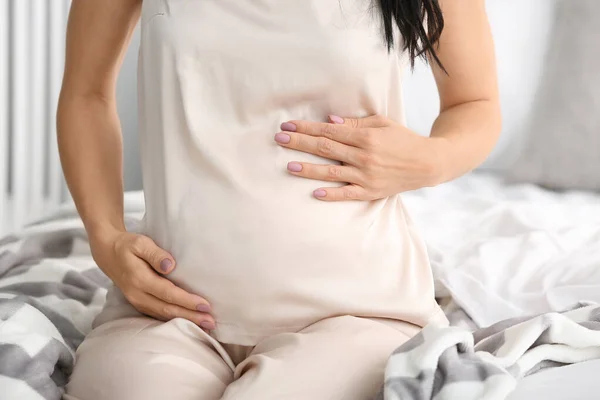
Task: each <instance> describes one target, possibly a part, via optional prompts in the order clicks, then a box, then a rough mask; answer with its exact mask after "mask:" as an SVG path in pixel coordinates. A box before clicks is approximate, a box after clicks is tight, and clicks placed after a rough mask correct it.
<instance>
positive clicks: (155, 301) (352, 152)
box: [57, 0, 500, 330]
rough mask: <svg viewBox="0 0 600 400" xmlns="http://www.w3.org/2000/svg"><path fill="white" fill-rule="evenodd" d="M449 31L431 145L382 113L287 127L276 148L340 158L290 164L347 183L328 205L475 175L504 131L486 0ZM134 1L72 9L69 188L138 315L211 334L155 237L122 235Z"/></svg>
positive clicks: (204, 309) (459, 10) (137, 5)
mask: <svg viewBox="0 0 600 400" xmlns="http://www.w3.org/2000/svg"><path fill="white" fill-rule="evenodd" d="M441 5H442V8H443V12H444V16H445V18H446V28H445V30H444V32H443V34H442V38H441V41H440V44H439V49H438V57H439V59H440V60H441V61H442V63H443V65H444V67H445V68H446V70H447V71H448V75H446V74H445V73H444V72H443V71H442V70H441V69H440V68H439V67H437V66H436V65H435V64H434V63H431V64H432V65H433V72H434V76H435V79H436V82H437V86H438V90H439V94H440V115H439V117H438V118H437V120H436V122H435V124H434V126H433V129H432V132H431V136H430V137H422V136H419V135H417V134H416V133H414V132H412V131H410V130H409V129H407V128H406V127H404V126H402V125H400V124H398V123H396V122H394V121H391V120H389V119H388V118H386V117H382V116H377V115H375V116H370V117H367V118H353V117H352V116H344V117H343V118H342V117H339V116H329V123H317V122H313V121H300V120H294V121H287V122H284V123H283V124H282V126H281V129H282V131H281V132H279V133H277V134H276V135H275V140H276V141H277V143H279V144H280V145H281V146H284V147H288V148H291V149H296V150H300V151H303V152H308V153H313V154H317V155H320V156H324V157H326V158H329V159H333V160H338V161H341V162H342V165H315V164H308V163H299V162H295V161H293V160H291V162H290V163H289V164H288V170H289V171H290V173H291V174H294V175H297V176H300V177H304V178H307V179H318V180H325V181H338V182H344V183H348V184H347V185H345V186H343V187H339V188H327V187H324V188H319V187H316V188H315V189H316V190H315V192H314V195H315V197H316V198H318V199H320V200H324V201H340V200H374V199H380V198H384V197H387V196H390V195H394V194H397V193H400V192H403V191H406V190H413V189H418V188H421V187H425V186H435V185H437V184H439V183H442V182H446V181H448V180H452V179H454V178H456V177H458V176H460V175H462V174H464V173H466V172H468V171H470V170H472V169H473V168H475V167H476V166H478V165H479V164H481V163H482V162H483V160H484V159H485V158H486V157H487V156H488V155H489V153H490V152H491V150H492V148H493V146H494V144H495V142H496V141H497V138H498V135H499V132H500V107H499V103H498V90H497V82H496V71H495V60H494V52H493V43H492V36H491V33H490V29H489V26H488V21H487V16H486V13H485V7H484V0H470V1H456V0H446V1H442V2H441ZM140 9H141V0H74V1H73V3H72V7H71V12H70V16H69V23H68V27H67V54H66V65H65V75H64V80H63V87H62V91H61V95H60V99H59V107H58V115H57V119H58V144H59V150H60V156H61V161H62V165H63V169H64V173H65V177H66V180H67V184H68V186H69V189H70V191H71V194H72V196H73V199H74V201H75V204H76V206H77V209H78V212H79V214H80V215H81V218H82V220H83V222H84V225H85V228H86V231H87V233H88V236H89V239H90V246H91V249H92V255H93V257H94V260H95V261H96V263H97V264H98V266H99V267H100V268H101V269H102V271H103V272H104V273H105V274H106V275H107V276H108V277H109V278H110V279H111V280H112V281H113V282H114V283H115V285H116V286H117V287H119V289H121V291H122V292H123V294H124V295H125V297H126V298H127V299H128V300H129V302H130V303H131V304H132V305H133V306H134V307H135V308H136V309H138V310H139V311H140V312H142V313H144V314H146V315H149V316H152V317H154V318H157V319H160V320H165V321H166V320H170V319H172V318H176V317H180V318H185V319H188V320H190V321H193V322H195V323H196V324H198V325H199V326H201V327H202V328H204V329H207V330H211V329H214V327H215V322H214V319H213V318H212V316H211V315H210V305H209V304H208V302H207V301H206V300H205V299H203V298H201V297H199V296H197V295H194V294H190V293H187V292H185V291H184V290H182V289H181V288H178V287H177V286H175V285H174V284H173V283H171V282H170V281H169V280H168V279H166V278H165V275H168V274H169V273H171V272H172V271H173V270H174V269H175V268H176V267H177V265H176V261H175V259H174V258H173V256H172V255H171V254H169V253H168V252H167V251H165V250H164V249H161V248H160V247H159V246H157V245H156V244H155V243H154V242H153V241H152V239H150V238H148V237H146V236H143V235H139V234H134V233H130V232H127V230H126V229H125V224H124V221H123V180H122V176H123V173H122V172H123V170H122V169H123V166H122V135H121V128H120V123H119V119H118V115H117V111H116V110H117V108H116V97H115V88H116V79H117V75H118V71H119V69H120V66H121V63H122V60H123V57H124V54H125V51H126V49H127V46H128V44H129V41H130V38H131V35H132V32H133V29H134V27H135V25H136V23H137V21H138V19H139V15H140Z"/></svg>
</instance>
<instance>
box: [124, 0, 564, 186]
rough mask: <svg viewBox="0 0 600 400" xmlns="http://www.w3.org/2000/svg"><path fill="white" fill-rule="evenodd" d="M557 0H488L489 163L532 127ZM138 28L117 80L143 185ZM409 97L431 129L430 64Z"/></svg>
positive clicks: (128, 143) (135, 177)
mask: <svg viewBox="0 0 600 400" xmlns="http://www.w3.org/2000/svg"><path fill="white" fill-rule="evenodd" d="M554 1H555V0H487V6H488V14H489V17H490V23H491V25H492V31H493V34H494V38H495V41H496V50H497V58H498V73H499V79H500V91H501V101H502V111H503V116H504V129H503V133H502V137H501V139H500V143H499V144H498V146H497V148H496V150H495V151H494V153H493V154H492V157H490V159H489V160H488V162H487V163H486V166H487V167H488V168H493V169H502V168H503V167H505V166H506V165H507V164H508V163H509V162H510V161H511V154H514V153H515V151H516V150H518V147H519V139H520V138H521V137H523V134H524V133H525V132H526V130H527V129H528V126H527V123H528V118H527V116H528V113H529V111H530V109H531V106H532V102H533V99H534V95H535V91H536V88H537V85H538V82H539V78H540V75H541V69H542V66H543V57H544V54H545V52H546V47H547V45H548V38H549V30H550V29H551V21H552V18H553V10H554ZM138 45H139V32H136V35H135V36H134V38H133V40H132V43H131V46H130V48H129V52H128V54H127V57H126V59H125V62H124V65H123V69H122V72H121V77H120V79H119V83H118V85H119V86H118V92H117V93H118V102H119V113H120V115H121V123H122V126H123V134H124V152H125V185H126V189H127V190H132V189H139V188H141V172H140V167H139V152H138V139H137V106H136V103H137V101H136V93H135V91H136V64H137V51H138ZM405 99H406V105H407V106H406V107H407V110H406V111H407V118H408V125H409V126H410V127H411V128H412V129H414V130H416V131H417V132H419V133H422V134H428V133H429V130H430V128H431V124H432V123H433V120H434V119H435V117H436V115H437V112H438V98H437V92H436V88H435V82H434V81H433V78H432V77H431V73H430V72H429V70H428V69H427V68H426V67H425V66H423V65H418V66H417V67H416V69H415V71H414V74H410V75H409V76H407V80H406V83H405Z"/></svg>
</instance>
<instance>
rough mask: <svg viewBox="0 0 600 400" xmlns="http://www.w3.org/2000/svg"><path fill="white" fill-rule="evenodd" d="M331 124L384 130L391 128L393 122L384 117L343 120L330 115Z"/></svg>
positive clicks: (374, 116) (375, 116)
mask: <svg viewBox="0 0 600 400" xmlns="http://www.w3.org/2000/svg"><path fill="white" fill-rule="evenodd" d="M328 118H329V122H331V123H332V124H336V125H346V126H349V127H352V128H355V129H360V128H383V127H386V126H389V125H390V123H391V121H390V119H388V118H387V117H384V116H382V115H378V114H376V115H371V116H369V117H365V118H342V117H339V116H337V115H329V116H328Z"/></svg>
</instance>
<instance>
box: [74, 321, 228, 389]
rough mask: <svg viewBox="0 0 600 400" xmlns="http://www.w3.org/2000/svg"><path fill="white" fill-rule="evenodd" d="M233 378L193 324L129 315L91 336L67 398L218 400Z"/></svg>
mask: <svg viewBox="0 0 600 400" xmlns="http://www.w3.org/2000/svg"><path fill="white" fill-rule="evenodd" d="M232 379H233V371H232V368H231V366H230V365H228V363H227V362H226V361H224V359H223V357H222V356H221V355H220V354H219V353H218V352H217V351H216V350H215V347H214V346H213V344H212V343H211V341H210V338H209V337H208V335H207V334H206V333H205V332H204V331H202V330H201V329H200V328H199V327H197V326H196V325H194V324H193V323H191V322H189V321H186V320H182V319H175V320H172V321H170V322H160V321H157V320H154V319H151V318H145V317H141V318H125V319H119V320H116V321H112V322H108V323H105V324H103V325H101V326H99V327H98V328H96V329H94V330H93V331H92V332H91V333H90V334H89V335H88V336H87V337H86V339H85V340H84V342H83V343H82V344H81V346H80V347H79V349H78V350H77V358H76V363H75V369H74V371H73V374H72V376H71V379H70V382H69V384H68V385H67V393H66V395H65V397H64V399H65V400H106V399H111V400H153V399H157V400H158V399H161V400H162V399H178V400H188V399H189V400H192V399H193V400H215V399H219V398H220V397H221V395H222V394H223V392H224V391H225V388H226V387H227V385H228V384H229V383H230V382H231V381H232Z"/></svg>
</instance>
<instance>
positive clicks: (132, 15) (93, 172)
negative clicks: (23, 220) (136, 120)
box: [57, 0, 141, 239]
mask: <svg viewBox="0 0 600 400" xmlns="http://www.w3.org/2000/svg"><path fill="white" fill-rule="evenodd" d="M140 6H141V0H102V1H100V0H87V1H83V0H80V1H74V2H73V5H72V7H71V13H70V16H69V23H68V28H67V50H66V62H65V74H64V79H63V86H62V91H61V94H60V99H59V104H58V114H57V121H58V144H59V150H60V156H61V161H62V165H63V170H64V173H65V177H66V180H67V184H68V186H69V190H70V191H71V194H72V196H73V199H74V200H75V204H76V205H77V209H78V211H79V214H80V215H81V218H82V219H83V222H84V224H85V227H86V229H87V231H88V233H89V235H90V237H91V238H92V239H95V238H96V237H107V236H110V235H113V234H114V233H116V232H120V231H124V230H125V226H124V223H123V178H122V168H123V162H122V138H121V127H120V123H119V117H118V115H117V107H116V99H115V86H116V85H115V82H116V78H117V74H118V71H119V68H120V65H121V62H122V60H123V57H124V55H125V52H126V49H127V45H128V43H129V40H130V38H131V35H132V32H133V29H134V27H135V25H136V23H137V20H138V18H139V13H140Z"/></svg>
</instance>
